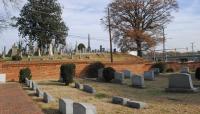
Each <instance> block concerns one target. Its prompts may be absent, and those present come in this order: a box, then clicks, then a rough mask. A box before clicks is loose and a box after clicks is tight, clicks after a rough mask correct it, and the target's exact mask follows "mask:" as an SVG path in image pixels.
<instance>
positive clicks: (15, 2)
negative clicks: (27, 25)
mask: <svg viewBox="0 0 200 114" xmlns="http://www.w3.org/2000/svg"><path fill="white" fill-rule="evenodd" d="M0 4H1V5H0V7H2V8H0V9H2V11H1V12H0V32H1V31H2V30H3V29H5V28H7V27H9V26H10V8H17V9H19V7H20V4H21V0H0Z"/></svg>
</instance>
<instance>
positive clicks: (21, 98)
mask: <svg viewBox="0 0 200 114" xmlns="http://www.w3.org/2000/svg"><path fill="white" fill-rule="evenodd" d="M0 114H43V113H42V111H41V109H40V108H39V107H38V106H37V105H36V104H34V103H33V101H32V99H31V98H30V97H29V96H28V95H27V94H26V93H25V91H24V90H23V89H22V87H21V86H20V85H19V84H18V83H7V84H0Z"/></svg>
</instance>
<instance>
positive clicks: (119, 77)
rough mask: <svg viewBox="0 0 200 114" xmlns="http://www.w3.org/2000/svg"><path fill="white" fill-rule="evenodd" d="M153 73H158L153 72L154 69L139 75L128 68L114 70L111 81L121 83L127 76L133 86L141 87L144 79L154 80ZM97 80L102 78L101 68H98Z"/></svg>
mask: <svg viewBox="0 0 200 114" xmlns="http://www.w3.org/2000/svg"><path fill="white" fill-rule="evenodd" d="M157 71H158V70H157ZM155 74H158V73H155V70H151V71H146V72H144V76H139V75H135V74H133V73H132V72H131V71H129V70H124V71H123V72H121V73H120V72H115V75H114V79H113V80H112V82H113V83H117V84H123V83H124V79H126V78H129V79H131V82H132V86H133V87H139V88H143V87H144V80H151V81H153V80H155ZM97 80H98V81H100V80H101V81H102V80H103V69H99V70H98V78H97Z"/></svg>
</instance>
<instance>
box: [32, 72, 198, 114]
mask: <svg viewBox="0 0 200 114" xmlns="http://www.w3.org/2000/svg"><path fill="white" fill-rule="evenodd" d="M167 77H168V75H163V76H159V77H157V78H156V81H145V85H146V88H145V89H136V88H132V87H131V86H130V81H128V80H127V81H126V84H124V85H117V84H111V83H99V82H94V81H89V80H83V79H76V81H78V82H80V83H82V84H89V85H92V86H93V87H94V88H95V89H96V90H97V93H96V94H94V95H92V94H89V93H86V92H83V91H81V90H78V89H75V88H73V85H71V86H64V85H62V84H60V83H59V82H56V81H39V82H38V84H39V86H40V88H41V90H42V91H47V92H48V93H50V94H51V95H52V96H53V97H54V98H55V99H56V100H55V101H54V102H52V103H50V104H45V103H43V102H40V101H39V100H38V98H36V97H33V99H34V100H35V101H36V103H37V104H38V105H39V106H40V107H41V108H42V109H43V111H44V112H45V113H46V114H59V112H58V99H59V98H69V99H72V100H74V101H77V102H86V103H91V104H93V105H95V106H96V108H97V112H98V114H199V112H200V99H199V96H200V93H196V94H181V93H166V92H165V91H164V89H165V88H166V87H167V85H168V79H167ZM195 84H200V83H199V82H197V81H195ZM112 96H122V97H126V98H129V99H132V100H138V101H143V102H146V103H148V104H149V107H148V108H147V109H141V110H138V109H132V108H128V107H124V106H120V105H115V104H112V103H111V99H112Z"/></svg>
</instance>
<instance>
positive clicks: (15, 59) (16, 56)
mask: <svg viewBox="0 0 200 114" xmlns="http://www.w3.org/2000/svg"><path fill="white" fill-rule="evenodd" d="M21 60H22V57H21V56H19V55H15V56H12V61H21Z"/></svg>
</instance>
